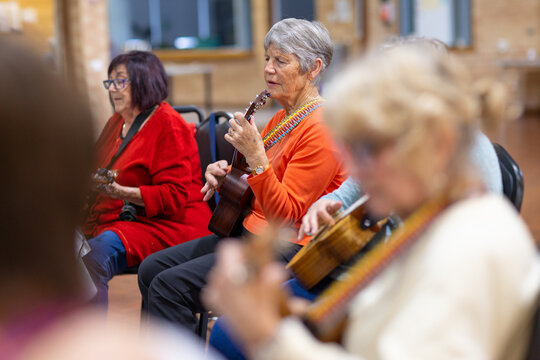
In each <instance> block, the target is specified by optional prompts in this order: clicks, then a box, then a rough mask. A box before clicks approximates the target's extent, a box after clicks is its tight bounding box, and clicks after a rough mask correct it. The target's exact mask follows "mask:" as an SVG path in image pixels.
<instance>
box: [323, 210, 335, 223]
mask: <svg viewBox="0 0 540 360" xmlns="http://www.w3.org/2000/svg"><path fill="white" fill-rule="evenodd" d="M319 218H320V220H321V224H328V225H334V223H335V221H334V218H333V217H332V215H330V214H329V213H328V212H327V211H326V210H321V211H320V212H319Z"/></svg>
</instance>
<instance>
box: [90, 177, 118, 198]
mask: <svg viewBox="0 0 540 360" xmlns="http://www.w3.org/2000/svg"><path fill="white" fill-rule="evenodd" d="M122 188H123V186H122V185H120V184H118V183H117V182H116V181H113V182H112V183H111V184H101V183H100V184H95V189H96V191H98V192H99V193H101V194H103V195H107V196H109V197H112V198H113V199H122V196H121V195H122Z"/></svg>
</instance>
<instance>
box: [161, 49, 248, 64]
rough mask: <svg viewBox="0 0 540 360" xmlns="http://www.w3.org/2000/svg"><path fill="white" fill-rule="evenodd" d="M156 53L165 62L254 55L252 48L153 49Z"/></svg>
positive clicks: (232, 58) (212, 59)
mask: <svg viewBox="0 0 540 360" xmlns="http://www.w3.org/2000/svg"><path fill="white" fill-rule="evenodd" d="M152 52H153V53H154V54H156V55H157V57H158V58H159V59H160V60H161V61H163V62H166V61H167V62H171V61H172V62H175V61H201V60H203V61H204V60H208V61H215V60H239V59H247V58H250V57H252V56H253V51H251V50H238V49H192V50H176V49H164V50H153V51H152Z"/></svg>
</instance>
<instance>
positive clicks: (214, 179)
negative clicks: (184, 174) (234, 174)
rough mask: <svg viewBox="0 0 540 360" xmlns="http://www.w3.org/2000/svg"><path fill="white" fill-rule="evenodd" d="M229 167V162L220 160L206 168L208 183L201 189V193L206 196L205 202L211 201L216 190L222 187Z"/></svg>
mask: <svg viewBox="0 0 540 360" xmlns="http://www.w3.org/2000/svg"><path fill="white" fill-rule="evenodd" d="M228 166H229V164H228V163H227V160H219V161H216V162H215V163H212V164H210V165H208V166H207V167H206V171H205V173H204V178H205V179H206V183H205V184H204V186H203V187H202V189H201V193H203V194H204V198H203V200H204V201H208V200H210V199H211V198H212V195H214V192H215V191H216V189H217V188H218V187H220V186H221V184H222V183H223V179H225V175H227V168H228Z"/></svg>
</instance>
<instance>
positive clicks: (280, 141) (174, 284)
mask: <svg viewBox="0 0 540 360" xmlns="http://www.w3.org/2000/svg"><path fill="white" fill-rule="evenodd" d="M264 48H265V56H266V66H265V68H264V78H265V81H266V84H267V89H268V90H269V92H270V94H271V97H272V98H273V99H275V100H276V101H277V102H278V103H279V104H280V105H281V106H282V107H283V109H282V110H279V111H278V112H277V113H276V114H275V115H274V116H273V117H272V118H271V119H270V121H269V122H268V123H267V124H266V126H265V128H264V130H263V131H262V134H259V132H258V131H257V128H256V126H255V124H254V123H253V122H252V121H251V120H249V121H248V120H246V119H245V118H244V116H243V115H242V114H241V113H236V114H235V119H233V120H231V121H230V124H231V130H230V132H229V133H228V134H227V135H225V139H226V140H227V141H229V142H230V143H231V144H232V145H234V147H235V148H236V149H237V150H238V151H239V152H240V153H242V154H243V155H244V156H245V159H246V161H247V163H248V165H249V167H250V168H251V169H253V170H254V171H253V173H252V174H251V175H249V177H248V178H247V182H248V184H249V186H250V188H251V190H252V191H253V193H254V199H253V200H252V202H251V212H250V213H249V214H248V215H247V216H246V218H245V219H244V222H243V228H244V229H243V231H244V232H247V233H255V234H257V233H260V232H261V230H262V229H264V228H265V226H266V225H267V219H272V220H278V221H280V222H283V223H288V224H291V225H293V226H295V227H296V228H298V227H299V226H300V224H301V219H302V216H303V215H304V214H305V213H306V211H307V210H308V208H309V206H310V205H311V204H312V203H313V202H314V201H315V200H317V199H318V198H319V197H320V196H321V195H324V194H326V193H329V192H331V191H333V190H334V189H336V188H337V187H339V185H340V184H341V183H342V182H343V180H344V179H345V178H346V173H345V171H344V167H343V162H342V160H341V159H340V158H341V156H340V154H339V151H338V149H337V147H336V146H335V144H334V143H333V141H332V139H331V137H330V135H329V132H328V131H327V128H326V127H325V126H324V125H323V123H322V121H321V114H322V106H321V105H322V104H323V102H322V99H321V97H320V96H319V92H318V88H317V85H318V82H319V80H320V77H321V75H322V73H323V72H324V70H325V69H326V68H327V66H328V65H329V64H330V61H331V59H332V53H333V46H332V42H331V40H330V36H329V34H328V31H327V30H326V29H325V28H324V27H323V26H322V25H321V24H319V23H316V22H309V21H306V20H298V19H285V20H282V21H280V22H278V23H276V24H275V25H274V26H273V27H272V28H271V29H270V31H269V32H268V34H267V35H266V38H265V42H264ZM261 135H262V137H261ZM227 169H228V164H227V162H226V161H219V162H216V163H214V164H210V165H209V166H208V168H207V170H206V180H207V182H206V184H205V185H204V187H203V189H202V192H203V193H205V198H206V199H208V198H210V197H211V196H212V194H213V193H214V191H215V190H216V189H217V188H219V187H220V185H221V184H222V182H223V179H224V177H225V176H226V174H227ZM219 240H220V237H219V236H217V235H210V236H207V237H203V238H200V239H197V240H193V241H190V242H188V243H186V244H182V245H179V246H175V247H172V248H170V249H168V250H164V251H160V252H158V253H156V254H154V255H153V256H150V257H149V258H148V259H147V260H145V261H144V262H143V263H142V264H141V267H140V269H139V287H140V290H141V293H142V298H143V311H144V310H145V311H147V312H148V313H149V314H151V315H154V316H158V317H161V318H164V319H166V320H169V321H171V322H174V323H177V324H180V325H183V326H186V327H188V328H191V329H193V330H195V328H196V322H197V318H196V316H195V313H197V312H200V311H202V310H204V308H203V306H202V305H201V301H200V298H199V294H200V291H201V289H202V288H203V287H204V286H205V284H206V278H207V274H208V272H209V271H210V269H211V268H212V266H213V265H214V249H215V247H216V244H217V243H218V242H219ZM292 241H294V240H292ZM305 241H307V240H305ZM302 245H303V243H294V242H291V246H290V247H289V249H288V250H287V251H284V252H283V253H282V254H280V255H279V257H280V260H282V261H285V262H286V261H288V260H289V259H290V258H291V257H292V256H293V255H294V254H295V253H296V252H297V251H298V250H299V249H300V248H301V246H302Z"/></svg>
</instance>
